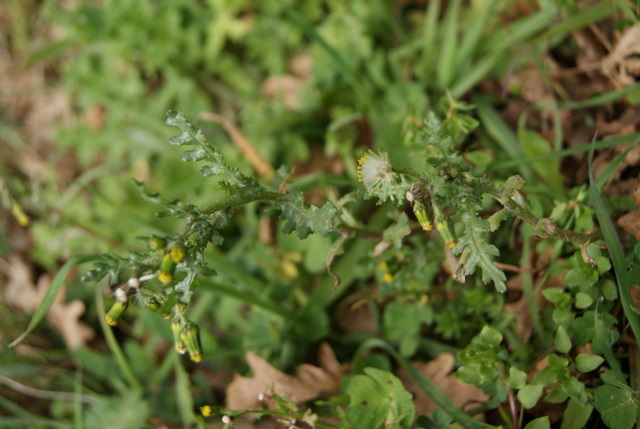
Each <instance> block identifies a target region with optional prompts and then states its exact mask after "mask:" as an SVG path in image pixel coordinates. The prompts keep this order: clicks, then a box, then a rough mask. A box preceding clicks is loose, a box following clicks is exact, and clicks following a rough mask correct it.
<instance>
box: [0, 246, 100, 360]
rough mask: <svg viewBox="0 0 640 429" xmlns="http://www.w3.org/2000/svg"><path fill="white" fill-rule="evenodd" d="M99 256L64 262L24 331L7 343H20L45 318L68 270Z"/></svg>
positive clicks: (82, 257)
mask: <svg viewBox="0 0 640 429" xmlns="http://www.w3.org/2000/svg"><path fill="white" fill-rule="evenodd" d="M99 258H100V257H99V256H97V255H79V256H76V257H73V258H71V259H70V260H69V261H68V262H67V263H66V264H64V265H63V266H62V268H60V271H58V274H56V276H55V277H54V278H53V280H51V284H50V285H49V287H48V288H47V291H46V292H45V294H44V296H43V297H42V301H40V304H39V305H38V308H36V311H35V312H34V313H33V316H32V317H31V320H30V321H29V325H28V326H27V329H25V331H24V332H23V333H22V334H20V336H19V337H18V338H16V339H15V340H13V341H12V342H11V344H9V347H15V346H17V345H18V344H20V343H21V342H22V340H24V339H25V338H26V337H27V335H29V334H30V333H31V332H32V331H33V330H34V329H35V328H36V326H38V324H39V323H40V322H41V321H42V319H44V318H45V316H46V315H47V313H48V312H49V309H50V308H51V305H52V304H53V301H54V300H55V299H56V296H57V295H58V292H60V289H61V288H62V286H63V285H64V281H65V279H66V278H67V274H69V271H71V270H72V269H73V268H74V267H76V266H77V265H80V264H84V263H87V262H92V261H96V260H98V259H99Z"/></svg>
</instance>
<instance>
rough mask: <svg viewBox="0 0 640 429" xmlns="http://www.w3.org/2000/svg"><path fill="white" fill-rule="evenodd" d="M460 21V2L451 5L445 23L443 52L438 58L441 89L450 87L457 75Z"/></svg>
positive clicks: (437, 69) (455, 0)
mask: <svg viewBox="0 0 640 429" xmlns="http://www.w3.org/2000/svg"><path fill="white" fill-rule="evenodd" d="M458 21H460V0H454V1H452V2H451V3H449V6H448V8H447V13H446V14H445V17H444V22H443V29H442V30H443V31H442V32H443V39H444V40H442V41H441V45H442V52H441V53H440V58H438V65H437V68H436V74H437V78H438V84H439V87H440V89H442V90H444V89H447V88H448V87H449V85H450V84H451V81H452V80H453V77H454V75H455V73H456V51H457V47H458Z"/></svg>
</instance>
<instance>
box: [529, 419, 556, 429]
mask: <svg viewBox="0 0 640 429" xmlns="http://www.w3.org/2000/svg"><path fill="white" fill-rule="evenodd" d="M550 427H551V423H550V422H549V416H544V417H538V418H537V419H533V420H531V421H530V422H529V423H528V424H527V425H526V426H525V427H524V429H549V428H550Z"/></svg>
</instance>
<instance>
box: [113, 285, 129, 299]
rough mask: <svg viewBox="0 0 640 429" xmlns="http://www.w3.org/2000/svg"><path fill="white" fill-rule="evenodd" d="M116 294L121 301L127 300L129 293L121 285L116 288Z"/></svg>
mask: <svg viewBox="0 0 640 429" xmlns="http://www.w3.org/2000/svg"><path fill="white" fill-rule="evenodd" d="M114 293H115V295H116V299H117V300H118V301H120V302H127V293H126V292H125V291H124V289H122V288H121V287H119V288H118V289H116V290H115V292H114Z"/></svg>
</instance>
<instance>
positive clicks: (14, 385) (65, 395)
mask: <svg viewBox="0 0 640 429" xmlns="http://www.w3.org/2000/svg"><path fill="white" fill-rule="evenodd" d="M0 384H2V385H4V386H6V387H8V388H10V389H13V390H15V391H16V392H20V393H22V394H25V395H28V396H31V397H34V398H39V399H50V400H53V401H55V400H62V401H75V400H77V399H78V398H79V399H80V400H81V401H82V402H84V403H85V404H95V403H96V402H98V399H97V398H96V397H94V396H90V395H82V394H77V393H72V392H57V391H53V390H42V389H36V388H34V387H30V386H26V385H24V384H22V383H18V382H17V381H15V380H12V379H10V378H8V377H5V376H4V375H0Z"/></svg>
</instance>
